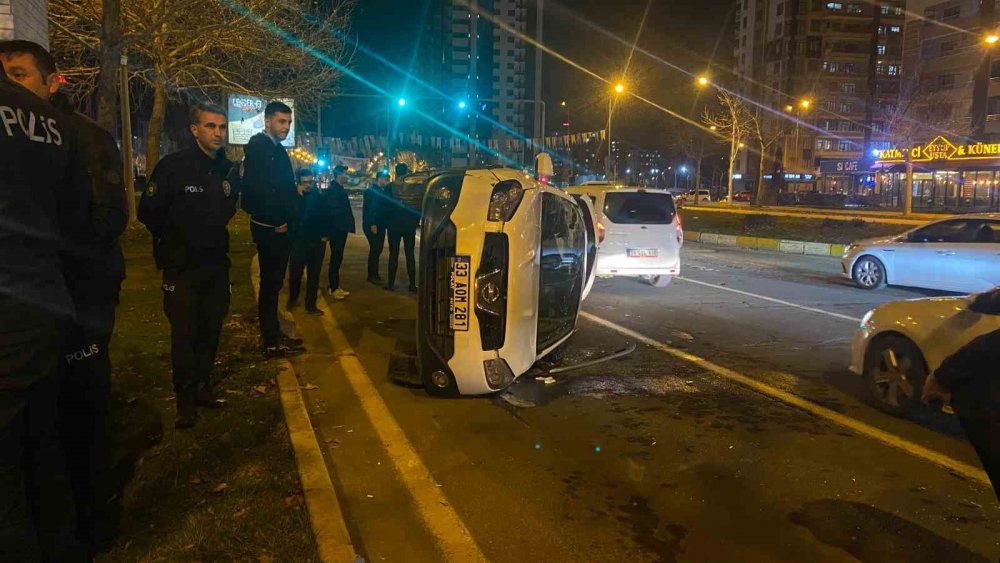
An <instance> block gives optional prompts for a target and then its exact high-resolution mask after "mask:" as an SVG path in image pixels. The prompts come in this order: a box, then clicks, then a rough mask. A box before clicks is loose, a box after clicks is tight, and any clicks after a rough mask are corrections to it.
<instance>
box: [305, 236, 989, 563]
mask: <svg viewBox="0 0 1000 563" xmlns="http://www.w3.org/2000/svg"><path fill="white" fill-rule="evenodd" d="M365 248H366V244H365V242H364V239H363V238H361V237H359V236H355V237H351V240H350V243H349V249H348V256H347V260H346V263H345V267H344V279H345V282H344V283H345V286H346V287H347V289H349V290H353V294H352V295H351V296H350V297H349V298H348V299H347V300H345V301H340V302H335V301H327V303H326V304H325V307H326V309H327V313H328V314H327V317H326V318H325V320H321V319H317V318H315V317H309V316H306V315H304V314H302V312H301V309H299V310H296V311H295V319H296V325H297V331H298V332H299V334H301V335H302V336H303V337H304V338H305V339H306V344H307V345H308V346H309V348H310V353H309V354H307V355H305V356H303V357H300V358H299V359H297V360H296V361H295V365H296V370H297V372H298V373H299V377H300V379H301V380H302V384H303V385H308V384H312V385H315V386H316V387H318V389H315V390H311V391H308V392H306V397H307V402H308V403H309V406H310V411H311V414H312V415H313V418H314V423H315V425H316V428H317V433H318V435H319V437H320V440H321V443H322V444H323V445H324V447H325V449H326V454H327V455H328V464H329V466H330V469H331V474H332V477H333V480H334V482H335V485H336V487H337V491H338V495H339V496H340V497H341V499H342V504H343V507H344V512H345V516H346V517H347V521H348V525H349V528H350V532H351V535H352V538H353V539H354V541H355V545H356V546H357V548H358V549H359V551H360V552H361V553H362V555H363V556H364V557H365V558H366V559H367V560H369V561H382V560H387V561H393V560H407V561H422V560H442V559H447V558H451V559H461V558H459V557H456V556H455V552H454V551H452V550H451V549H452V547H453V546H454V545H456V543H457V544H461V542H462V541H465V540H463V538H466V540H468V541H471V542H474V546H473V547H474V548H475V549H478V550H479V552H480V554H481V556H482V557H483V558H485V559H489V560H494V561H521V560H525V559H526V558H530V559H532V560H546V561H609V560H616V561H624V560H627V561H803V560H811V561H851V560H861V561H935V562H940V561H989V560H991V561H995V560H997V559H998V558H1000V505H998V503H997V500H996V497H995V496H994V495H993V493H992V492H991V491H990V490H988V489H987V488H986V487H985V486H984V485H983V484H982V483H980V482H977V481H976V480H975V479H970V478H968V477H967V476H962V475H961V474H960V473H958V472H956V471H953V470H949V469H947V468H945V467H942V466H941V465H938V464H935V463H932V462H930V461H927V460H926V456H923V457H922V456H921V455H916V454H915V453H914V452H915V451H916V449H919V448H924V449H925V450H926V451H931V452H935V453H940V454H943V455H945V456H947V457H948V458H949V459H953V460H956V461H957V462H960V463H967V464H975V463H976V461H975V457H974V455H973V454H972V452H971V449H970V448H969V447H968V445H967V444H966V443H965V442H964V440H963V439H962V437H961V433H960V431H958V430H957V428H956V426H955V424H954V421H952V420H951V419H949V418H948V417H947V416H945V415H942V414H929V415H924V416H920V417H917V418H915V419H913V420H902V419H896V418H892V417H888V416H885V415H882V414H880V413H879V412H877V411H875V410H874V409H872V408H871V407H869V406H868V405H867V404H865V402H864V394H863V389H862V388H861V386H860V385H859V382H858V381H857V380H856V378H855V377H854V376H852V375H851V374H849V373H848V372H847V370H846V368H845V366H846V364H847V349H848V345H849V344H848V343H849V338H850V335H851V333H852V331H853V330H854V328H855V326H856V324H857V321H856V320H854V319H859V318H860V317H861V316H862V315H863V314H864V313H865V311H867V310H868V309H869V308H871V307H872V306H873V305H876V304H878V303H882V302H885V301H888V300H892V299H900V298H910V297H919V296H922V295H923V294H921V293H919V292H914V291H909V290H902V289H894V288H890V289H887V290H885V291H881V292H877V293H869V292H862V291H860V290H856V289H854V288H853V287H851V286H850V285H849V284H848V283H846V281H842V280H841V279H840V278H839V276H838V270H839V264H838V263H837V262H836V261H834V260H830V259H824V258H808V257H796V256H788V255H778V254H765V253H744V252H738V251H728V250H715V249H711V248H708V247H703V246H699V245H688V246H687V247H686V248H685V250H684V253H683V265H682V273H683V278H684V279H681V280H677V281H675V282H674V283H673V284H672V285H671V286H670V287H668V288H662V289H657V288H653V287H650V286H647V285H644V284H642V283H640V282H638V281H635V280H629V279H614V280H600V281H599V282H598V284H597V285H596V286H595V289H594V292H593V293H592V295H591V297H590V298H589V300H588V301H587V303H586V304H585V307H584V309H585V311H586V312H587V313H588V314H589V315H591V317H588V319H585V320H582V321H581V323H580V327H579V332H578V334H577V335H576V336H575V337H574V341H573V347H572V350H571V351H570V353H569V355H568V356H569V357H568V361H570V362H573V361H578V360H583V359H588V358H592V357H595V356H598V355H600V354H602V353H603V352H607V351H613V350H617V349H619V348H621V347H622V346H624V345H625V344H626V343H627V342H628V341H629V340H634V338H630V337H629V336H626V335H623V334H622V331H623V330H624V331H625V332H627V331H634V333H638V334H641V335H642V336H644V337H646V338H648V339H650V340H651V341H656V342H658V343H660V345H658V346H659V347H653V346H648V345H645V344H641V345H640V346H639V347H638V349H637V350H636V351H635V353H633V354H632V355H630V356H628V357H626V358H624V359H621V360H616V361H613V362H610V363H606V364H602V365H598V366H594V367H591V368H587V369H584V370H580V371H578V372H572V373H569V374H565V375H563V376H560V377H557V378H556V380H557V381H556V383H554V384H549V385H546V384H545V383H543V382H540V381H536V380H534V379H533V378H525V379H524V380H522V381H520V382H519V383H517V384H515V385H514V386H513V387H512V388H511V390H509V391H508V392H507V393H504V394H502V395H500V396H494V397H487V398H473V399H458V400H439V399H432V398H430V397H428V396H427V395H426V394H425V393H424V392H423V391H422V390H421V389H414V388H409V387H406V386H402V385H399V384H396V383H394V381H393V378H394V376H398V375H404V374H405V373H406V372H408V371H409V370H411V369H412V362H413V360H412V355H413V353H414V352H415V348H414V340H413V331H414V322H415V313H416V311H415V300H414V299H413V298H412V297H411V296H409V295H407V294H405V293H402V292H397V293H389V292H387V291H385V290H383V289H381V288H378V287H375V286H372V285H368V284H365V283H364V282H363V269H364V266H363V263H364V251H365ZM383 263H384V259H383ZM383 275H384V266H383ZM397 285H399V286H402V287H405V286H406V284H405V283H402V282H400V283H398V284H397ZM733 290H735V291H737V292H740V293H734V292H733ZM765 298H770V299H771V300H768V299H765ZM774 300H779V301H782V302H785V303H779V302H776V301H774ZM609 323H613V324H615V325H617V326H619V327H621V329H622V330H612V329H609V328H608V324H609ZM666 349H669V350H676V351H678V352H677V353H673V354H671V353H666V352H665V351H664V350H666ZM683 354H691V355H693V356H692V357H697V358H703V359H707V360H710V361H711V362H713V364H712V365H713V366H714V367H711V366H707V365H706V364H703V363H701V364H699V363H697V362H693V361H691V360H690V358H689V359H688V360H685V359H681V358H680V357H678V355H683ZM344 356H348V357H349V358H351V361H352V362H353V359H354V358H357V360H358V362H357V364H358V367H356V368H350V366H352V365H354V363H350V362H345V361H344V358H343V357H344ZM331 360H333V361H331ZM344 366H347V367H344ZM726 370H729V371H726ZM720 373H722V374H723V375H724V374H726V373H732V374H736V375H738V376H739V377H743V378H746V379H745V380H744V383H737V382H734V380H733V377H735V376H728V377H727V376H723V375H720ZM359 378H363V380H364V381H366V382H370V387H371V392H370V393H369V392H365V391H364V390H363V389H362V388H359V386H358V384H357V381H359ZM747 381H749V382H761V383H762V384H764V385H766V386H767V388H768V389H774V390H776V391H775V392H774V393H771V394H768V393H762V392H761V391H760V390H752V389H750V388H749V387H748V384H747V383H746V382H747ZM366 385H368V384H367V383H366ZM781 393H787V394H789V395H790V396H794V397H801V398H804V399H807V400H808V401H809V404H810V405H812V404H816V405H821V406H822V407H824V408H825V409H829V412H833V413H837V414H838V415H842V416H843V420H840V421H839V422H838V420H839V419H838V420H834V419H831V418H830V417H824V416H817V414H816V413H814V412H807V411H805V410H802V409H801V408H797V407H795V406H791V405H789V404H788V401H786V400H781V398H780V397H781ZM373 402H374V404H384V407H385V412H383V411H379V410H378V409H375V410H373V408H372V404H373ZM844 420H847V421H849V422H847V423H845V422H844ZM855 424H857V425H858V426H857V427H855ZM394 428H396V429H400V430H402V433H400V434H393V432H392V431H391V430H392V429H394ZM863 428H872V429H875V430H876V431H881V432H884V433H885V434H886V435H888V436H890V437H892V438H893V439H894V440H897V441H898V442H899V443H898V444H897V445H896V447H890V446H888V445H885V444H884V443H883V442H880V441H877V440H875V439H872V438H871V437H870V432H869V433H866V431H863ZM859 429H862V430H859ZM404 435H405V437H404ZM427 474H429V476H430V478H429V479H427V478H425V477H426V475H427ZM442 507H443V508H442ZM456 529H457V530H459V531H467V537H466V536H464V535H463V534H462V533H458V532H456ZM469 538H471V539H469ZM467 543H468V542H467ZM449 546H451V547H449Z"/></svg>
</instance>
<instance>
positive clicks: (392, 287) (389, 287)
mask: <svg viewBox="0 0 1000 563" xmlns="http://www.w3.org/2000/svg"><path fill="white" fill-rule="evenodd" d="M382 289H384V290H386V291H396V286H395V285H393V284H391V283H387V284H385V285H384V286H382Z"/></svg>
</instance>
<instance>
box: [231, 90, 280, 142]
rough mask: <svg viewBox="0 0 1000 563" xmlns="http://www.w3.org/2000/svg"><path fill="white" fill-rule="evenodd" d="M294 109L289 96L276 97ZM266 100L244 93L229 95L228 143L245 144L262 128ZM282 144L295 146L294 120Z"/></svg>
mask: <svg viewBox="0 0 1000 563" xmlns="http://www.w3.org/2000/svg"><path fill="white" fill-rule="evenodd" d="M276 101H279V102H284V103H285V104H287V105H288V107H290V108H292V110H293V111H294V110H295V101H294V100H292V99H291V98H277V99H276ZM265 106H267V102H266V101H265V100H264V99H263V98H258V97H256V96H248V95H246V94H230V95H229V107H228V108H227V111H228V112H229V144H231V145H245V144H247V142H248V141H249V140H250V137H253V136H254V135H256V134H257V133H260V132H261V131H263V130H264V107H265ZM281 144H282V146H285V147H294V146H295V120H294V119H293V120H292V128H291V130H289V131H288V138H286V139H285V140H284V141H282V142H281Z"/></svg>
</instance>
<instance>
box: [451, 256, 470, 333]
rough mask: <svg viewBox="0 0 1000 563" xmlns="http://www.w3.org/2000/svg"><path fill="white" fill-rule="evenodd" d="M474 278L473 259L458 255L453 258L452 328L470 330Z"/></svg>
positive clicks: (460, 330)
mask: <svg viewBox="0 0 1000 563" xmlns="http://www.w3.org/2000/svg"><path fill="white" fill-rule="evenodd" d="M471 279H472V260H471V259H470V258H469V257H468V256H456V257H454V258H452V260H451V307H450V309H451V329H452V330H454V331H455V332H468V330H469V312H470V310H471V307H470V305H469V303H470V295H469V288H470V286H471V285H472V284H471Z"/></svg>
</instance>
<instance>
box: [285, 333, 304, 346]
mask: <svg viewBox="0 0 1000 563" xmlns="http://www.w3.org/2000/svg"><path fill="white" fill-rule="evenodd" d="M281 343H282V344H284V345H285V346H288V347H289V348H297V347H299V346H302V339H301V338H295V337H293V336H285V335H284V334H282V335H281Z"/></svg>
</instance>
